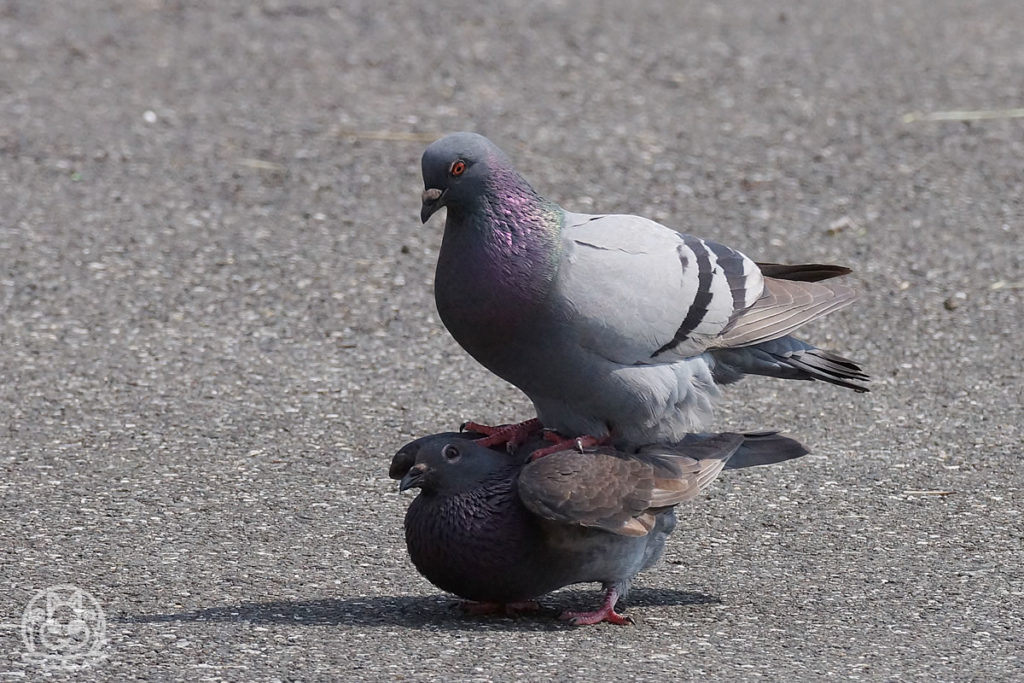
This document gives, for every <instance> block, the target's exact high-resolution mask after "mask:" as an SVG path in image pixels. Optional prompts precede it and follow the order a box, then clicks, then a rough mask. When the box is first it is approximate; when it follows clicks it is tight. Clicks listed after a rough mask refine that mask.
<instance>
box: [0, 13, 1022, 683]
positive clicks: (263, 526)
mask: <svg viewBox="0 0 1024 683" xmlns="http://www.w3.org/2000/svg"><path fill="white" fill-rule="evenodd" d="M385 5H386V6H385ZM491 5H496V3H488V2H484V3H477V2H469V1H461V2H456V1H448V0H436V1H435V2H431V3H414V2H406V1H401V2H394V3H378V2H370V1H359V0H348V1H344V2H337V3H331V2H288V1H287V0H261V1H260V0H258V1H256V2H248V1H242V0H234V1H230V2H228V1H224V2H217V3H204V2H191V1H188V0H163V1H161V0H109V1H108V2H102V3H98V2H97V3H85V2H74V1H72V0H63V1H57V0H54V1H50V2H37V1H35V0H3V1H0V311H2V316H0V544H2V548H0V622H2V624H3V628H2V629H0V680H19V679H26V680H34V679H37V678H40V677H42V676H44V675H45V676H49V677H50V678H52V679H58V680H59V679H61V678H62V677H64V676H67V677H69V678H74V677H78V678H81V679H92V680H131V679H139V680H142V679H146V680H211V681H213V680H255V681H269V680H341V679H376V680H390V679H398V680H430V679H442V678H443V679H448V680H488V679H494V680H512V679H516V678H524V679H534V680H540V679H541V678H544V677H551V678H555V679H565V680H570V679H581V680H582V679H602V678H609V677H610V678H616V679H631V678H635V679H638V680H654V679H659V680H664V679H665V678H666V677H670V678H673V679H675V678H678V679H684V680H685V679H702V680H730V681H733V680H753V679H759V678H761V679H769V680H811V679H823V678H838V679H850V680H894V679H901V680H903V679H909V680H924V679H940V680H979V681H981V680H984V681H992V680H1012V679H1017V680H1021V679H1024V644H1022V641H1021V632H1022V630H1024V569H1022V548H1024V519H1022V514H1021V509H1022V486H1024V467H1022V464H1024V463H1022V459H1021V457H1022V445H1021V442H1022V429H1021V422H1022V411H1021V402H1022V378H1021V375H1022V371H1021V358H1022V356H1024V342H1022V334H1021V332H1022V330H1021V319H1022V314H1024V306H1022V295H1024V290H1022V289H1021V287H1022V282H1024V268H1022V256H1024V248H1022V246H1024V245H1022V231H1024V204H1022V202H1024V199H1022V197H1024V162H1022V159H1024V119H1021V118H1011V117H1010V114H1012V113H1013V112H1012V111H1010V110H1013V109H1016V108H1020V107H1024V41H1022V40H1021V30H1022V27H1024V5H1022V4H1021V3H1020V2H1019V0H991V1H983V2H976V3H961V2H954V1H953V0H909V1H907V2H881V1H874V0H870V1H865V2H856V3H854V2H832V1H828V2H820V3H807V2H796V1H795V0H787V1H783V2H779V3H771V5H770V6H768V5H767V4H764V3H747V2H742V1H740V0H729V1H722V2H670V1H668V0H665V1H663V2H650V3H643V4H642V5H640V6H639V7H637V8H634V9H627V8H626V7H627V6H626V5H625V4H623V3H618V2H610V1H609V2H597V3H577V2H566V1H561V2H559V1H551V2H529V3H523V4H521V5H520V6H519V8H518V9H516V10H514V11H512V10H508V9H505V10H502V9H499V8H498V7H496V6H493V7H492V6H491ZM953 110H969V111H978V110H983V111H985V112H988V113H987V114H984V116H985V117H986V118H978V117H977V116H975V115H970V114H968V115H957V116H953V117H952V118H961V119H962V118H970V119H974V120H969V121H964V120H931V119H934V118H943V116H939V117H936V116H935V113H936V112H945V111H953ZM459 129H472V130H477V131H479V132H482V133H484V134H487V135H488V136H490V137H492V138H493V139H494V140H495V141H497V142H498V143H499V144H501V145H502V146H504V147H505V148H506V149H507V151H508V152H509V153H510V154H511V155H512V156H513V157H514V158H515V159H516V160H517V162H518V165H519V167H520V168H521V169H522V170H523V171H524V173H525V174H526V175H527V176H528V177H529V178H530V179H531V180H532V182H533V183H534V185H535V186H536V187H537V188H538V189H539V190H541V191H542V192H544V193H545V194H547V195H548V196H550V197H551V198H553V199H556V200H558V201H560V202H561V203H563V204H564V205H566V206H567V207H570V208H573V209H577V210H582V211H590V210H592V211H622V212H633V213H641V214H644V215H647V216H650V217H652V218H655V219H658V220H661V221H663V222H666V223H668V224H670V225H673V226H675V227H679V228H681V229H684V230H686V231H688V232H691V233H694V234H698V235H702V236H706V237H712V238H715V239H717V240H719V241H723V242H726V243H728V244H730V245H733V246H736V247H738V248H741V249H742V250H743V251H745V252H747V253H748V254H751V255H752V256H755V257H757V258H759V259H761V260H775V261H793V262H796V261H824V262H837V263H843V264H846V265H849V266H851V267H853V268H854V269H855V270H856V275H855V276H853V279H854V282H855V283H856V284H857V286H858V287H859V288H860V289H861V290H862V299H861V300H860V301H859V302H858V303H857V304H856V305H855V307H853V308H851V309H847V310H846V311H844V312H841V313H838V314H836V315H834V316H833V317H831V318H829V319H827V320H825V321H822V322H821V323H818V324H815V326H814V327H813V329H811V330H810V331H809V332H808V336H809V338H811V339H813V340H815V341H818V342H820V343H823V344H824V345H827V346H830V347H831V348H834V349H835V350H837V351H839V352H842V353H847V354H849V355H850V356H852V357H853V358H856V359H857V360H859V361H862V362H864V364H865V365H866V366H867V368H868V369H869V370H870V372H871V373H872V375H873V376H874V377H875V384H874V391H873V392H872V393H870V394H867V395H856V394H854V393H852V392H847V391H843V390H841V389H838V388H836V387H831V386H818V385H813V384H802V383H794V382H779V381H771V380H757V379H755V380H750V381H746V382H744V383H742V384H740V385H738V386H736V387H734V388H732V389H730V390H729V391H728V394H727V397H726V400H725V402H724V404H723V407H722V411H721V413H720V416H719V423H718V426H719V427H721V428H723V429H733V430H736V429H754V428H776V429H784V430H787V431H789V432H791V433H793V434H795V435H797V436H798V437H800V438H801V439H802V440H804V441H805V442H806V443H807V444H808V445H809V446H810V447H811V448H812V449H813V451H814V453H813V455H810V456H808V457H806V458H803V459H801V460H798V461H795V462H791V463H787V464H785V465H781V466H778V467H771V468H764V469H760V470H756V471H740V472H731V473H727V474H726V475H725V476H723V477H722V478H721V479H720V481H719V482H718V483H717V484H716V486H715V487H714V488H713V490H712V491H711V493H710V495H708V496H707V497H706V498H705V499H703V500H701V501H699V502H697V503H696V504H694V505H692V506H690V507H689V508H688V509H687V510H684V511H683V513H684V514H683V515H682V523H681V524H680V527H679V532H678V533H677V534H676V536H675V537H674V538H673V540H672V542H671V543H670V545H669V549H668V552H667V557H666V562H665V563H664V564H663V565H662V566H660V567H659V568H658V569H657V570H655V571H652V572H650V573H647V574H645V575H643V576H642V577H641V579H640V581H639V582H638V587H637V590H636V591H635V593H634V595H633V597H632V599H631V601H630V603H629V607H628V612H629V614H631V615H632V616H633V617H634V618H635V619H636V620H637V625H636V626H635V627H632V628H621V627H612V626H600V627H593V628H579V629H576V628H571V627H568V626H565V625H563V624H560V623H558V622H557V621H555V620H554V619H553V617H552V615H553V614H554V613H555V612H556V611H557V609H558V608H562V607H565V606H567V605H570V604H571V605H587V604H593V603H594V602H595V601H596V600H597V598H598V594H597V592H596V591H594V590H590V587H581V588H580V589H579V590H576V589H573V590H571V591H563V592H560V593H557V594H555V595H554V596H551V597H550V598H549V599H548V600H546V601H545V605H546V606H547V607H548V608H549V613H546V614H544V615H542V616H539V617H527V618H518V619H511V618H466V617H463V616H460V615H459V614H458V613H457V612H456V611H455V610H453V609H452V605H453V604H454V600H453V599H452V598H451V596H446V595H443V594H441V593H440V592H439V591H437V590H436V589H434V588H433V587H432V586H430V585H429V584H428V583H427V582H426V581H424V580H423V579H422V578H420V577H419V576H418V575H417V574H416V573H415V571H414V570H413V569H412V567H411V565H410V563H409V561H408V559H407V557H406V555H405V549H404V546H403V542H402V536H401V519H402V515H403V512H404V508H405V506H406V504H407V503H408V501H409V497H408V496H406V495H399V494H398V493H397V491H396V487H395V484H394V482H392V481H390V480H389V479H388V478H387V466H388V463H389V461H390V457H391V455H392V453H393V452H394V451H395V450H396V449H397V448H398V447H399V446H401V445H402V444H403V443H405V442H406V441H408V440H410V439H411V438H414V437H416V436H420V435H423V434H426V433H430V432H435V431H441V430H444V429H449V428H451V427H453V426H454V425H457V424H458V423H459V422H461V421H462V420H464V419H468V418H473V419H476V420H482V421H492V422H493V421H507V420H510V419H514V418H523V417H524V416H526V415H527V413H528V406H527V404H526V402H525V401H524V400H523V399H522V397H521V396H520V395H519V394H518V393H517V392H516V391H515V390H514V389H512V388H511V387H508V386H506V385H504V384H503V383H502V382H500V381H499V380H497V379H495V378H493V377H491V376H489V375H488V374H487V373H486V372H485V371H484V370H482V369H481V368H480V367H478V366H477V365H475V364H474V363H473V362H472V361H471V360H470V359H469V358H468V357H467V356H466V355H465V354H464V353H463V352H462V351H461V350H460V349H459V348H458V347H457V346H456V345H455V344H454V342H453V341H452V340H451V339H450V337H449V336H448V335H447V333H446V332H445V330H444V328H443V327H442V326H441V325H440V323H439V321H438V319H437V316H436V313H435V311H434V306H433V300H432V294H431V281H432V277H433V268H434V261H435V258H436V255H437V250H438V246H439V243H440V235H441V220H440V218H436V219H435V220H434V221H433V222H431V223H430V224H428V225H427V226H425V227H423V226H420V225H419V223H418V220H417V215H418V211H419V192H420V191H421V189H422V185H421V183H420V178H419V168H418V167H419V156H420V153H421V151H422V148H423V146H424V145H425V144H426V142H428V141H429V140H431V139H433V138H435V137H436V136H438V135H440V134H442V133H444V132H448V131H451V130H459ZM60 584H72V585H73V586H75V587H78V588H80V589H82V590H83V591H85V592H86V593H85V594H82V595H84V596H85V597H84V598H83V599H84V600H85V601H84V602H80V603H77V606H78V613H79V615H80V616H82V618H84V619H87V621H86V626H89V627H91V628H93V631H92V632H96V630H97V629H98V623H97V622H96V621H95V619H96V617H97V610H96V609H95V608H94V607H92V608H90V606H91V605H92V603H91V602H89V601H88V599H87V598H88V596H91V597H92V598H94V599H95V600H96V603H97V605H99V606H100V607H101V609H102V611H103V613H104V614H105V617H106V624H105V633H106V638H107V641H106V643H105V644H103V645H102V647H101V648H99V650H98V652H99V654H102V655H104V656H105V658H104V659H103V660H101V661H99V662H97V663H95V664H93V665H92V666H91V667H90V668H88V669H86V670H82V671H78V672H73V673H69V674H65V673H62V672H61V671H59V670H57V669H55V668H54V666H55V664H56V663H55V662H53V661H50V662H43V663H40V662H37V661H31V660H26V659H25V658H24V657H23V655H25V654H30V652H29V651H30V650H31V648H30V647H29V646H28V645H26V643H25V642H24V641H23V639H22V635H21V632H20V630H19V629H20V625H21V621H22V617H23V613H24V611H25V610H26V607H28V606H29V604H30V603H31V602H32V600H33V598H34V596H37V595H40V593H39V592H40V591H44V590H45V589H46V588H47V587H52V586H57V585H60ZM41 595H42V596H43V598H45V597H46V594H45V593H42V594H41ZM54 595H56V596H58V597H59V596H61V595H65V597H67V594H61V593H59V592H54V593H51V597H53V596H54ZM82 595H80V597H82ZM43 598H41V599H42V602H40V601H36V602H35V603H33V604H35V605H36V606H37V607H38V606H39V605H43V604H45V599H43ZM67 599H71V598H67ZM39 614H40V612H38V611H36V612H32V611H31V610H30V616H31V618H30V619H29V624H30V625H31V626H33V628H36V629H37V630H36V631H32V632H31V633H30V636H31V638H35V639H36V640H31V639H30V642H32V643H37V644H38V642H41V641H39V640H38V639H39V638H41V637H42V636H41V635H40V634H41V632H40V631H38V628H42V626H45V623H43V624H42V626H41V625H40V621H39V617H38V615H39ZM42 614H44V615H45V612H42ZM32 615H34V616H32ZM83 615H84V616H83ZM54 619H55V620H56V619H58V617H57V616H54ZM88 619H92V621H88ZM44 622H45V619H44ZM51 635H52V636H53V637H57V636H58V635H59V634H51ZM40 651H41V650H40Z"/></svg>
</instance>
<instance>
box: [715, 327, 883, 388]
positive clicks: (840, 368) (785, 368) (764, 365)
mask: <svg viewBox="0 0 1024 683" xmlns="http://www.w3.org/2000/svg"><path fill="white" fill-rule="evenodd" d="M708 353H709V354H710V356H711V360H712V373H713V375H714V378H715V381H716V382H717V383H719V384H730V383H732V382H735V381H737V380H739V379H740V378H741V377H743V375H765V376H767V377H779V378H782V379H803V380H820V381H823V382H829V383H831V384H836V385H838V386H841V387H846V388H847V389H853V390H854V391H859V392H865V391H868V388H867V387H865V386H863V385H862V384H859V382H869V381H870V379H871V378H870V377H869V376H868V375H867V373H865V372H864V370H863V369H862V368H861V367H860V366H859V365H858V364H857V363H855V362H854V361H852V360H850V359H848V358H844V357H842V356H840V355H839V354H836V353H832V352H831V351H826V350H824V349H819V348H816V347H814V346H811V345H810V344H808V343H806V342H803V341H800V340H799V339H796V338H795V337H790V336H786V337H781V338H779V339H772V340H769V341H766V342H761V343H760V344H754V345H753V346H746V347H742V348H737V349H713V350H711V351H709V352H708Z"/></svg>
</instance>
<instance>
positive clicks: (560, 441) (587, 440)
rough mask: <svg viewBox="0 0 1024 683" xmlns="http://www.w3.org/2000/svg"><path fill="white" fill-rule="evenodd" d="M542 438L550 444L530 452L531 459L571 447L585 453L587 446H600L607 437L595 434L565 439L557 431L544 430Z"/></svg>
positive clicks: (605, 441)
mask: <svg viewBox="0 0 1024 683" xmlns="http://www.w3.org/2000/svg"><path fill="white" fill-rule="evenodd" d="M544 438H545V439H547V440H548V441H551V442H552V445H551V446H546V447H545V448H538V449H537V450H535V451H534V452H533V453H530V460H531V461H533V460H537V459H538V458H543V457H544V456H545V455H551V454H552V453H558V452H560V451H568V450H572V449H575V450H576V451H577V452H579V453H586V452H587V449H588V448H592V447H593V446H600V445H602V444H605V443H607V442H608V437H605V438H603V439H599V438H597V437H596V436H588V435H583V436H578V437H576V438H575V439H567V438H565V437H564V436H562V435H560V434H559V433H558V432H545V433H544Z"/></svg>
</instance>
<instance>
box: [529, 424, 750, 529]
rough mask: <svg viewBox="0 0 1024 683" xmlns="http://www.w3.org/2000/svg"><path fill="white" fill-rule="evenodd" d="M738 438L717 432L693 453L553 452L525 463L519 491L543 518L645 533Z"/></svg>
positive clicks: (705, 478) (716, 468) (706, 478)
mask: <svg viewBox="0 0 1024 683" xmlns="http://www.w3.org/2000/svg"><path fill="white" fill-rule="evenodd" d="M716 439H717V441H716ZM742 443H743V437H742V436H741V435H738V434H724V435H720V436H719V437H714V438H713V439H708V440H707V442H702V443H701V444H700V445H699V446H698V447H697V451H699V452H695V453H694V455H695V456H697V457H694V458H691V457H688V456H687V455H684V454H682V453H681V452H679V451H675V450H670V449H665V448H660V447H659V448H657V449H653V448H646V449H644V450H642V451H641V452H640V453H635V454H625V453H623V452H621V451H614V450H612V449H610V448H602V449H600V450H598V451H596V452H593V453H577V452H575V451H562V452H559V453H553V454H551V455H547V456H544V457H543V458H540V459H538V460H535V461H534V462H532V463H530V464H529V465H527V466H526V467H524V468H523V471H522V473H521V474H520V475H519V496H520V498H521V499H522V501H523V504H524V505H526V507H527V508H528V509H529V510H530V511H531V512H533V513H534V514H536V515H538V516H540V517H544V518H546V519H550V520H553V521H556V522H562V523H565V524H579V525H581V526H589V527H597V528H600V529H604V530H606V531H610V532H612V533H616V534H621V535H624V536H643V535H645V534H646V533H647V532H648V531H650V530H651V528H652V527H653V526H654V518H655V515H656V514H657V512H658V511H659V510H661V509H664V508H667V507H671V506H673V505H677V504H678V503H681V502H683V501H686V500H690V499H691V498H694V497H695V496H696V495H697V494H698V493H700V492H701V491H702V490H704V488H706V487H707V486H708V485H709V484H710V483H711V482H712V481H714V479H715V477H717V476H718V473H719V472H721V471H722V468H723V467H724V466H725V462H726V461H727V460H728V459H729V457H730V456H731V455H732V454H733V453H734V452H735V451H736V449H737V448H738V447H739V446H740V444H742ZM701 456H706V457H704V458H703V459H698V458H701Z"/></svg>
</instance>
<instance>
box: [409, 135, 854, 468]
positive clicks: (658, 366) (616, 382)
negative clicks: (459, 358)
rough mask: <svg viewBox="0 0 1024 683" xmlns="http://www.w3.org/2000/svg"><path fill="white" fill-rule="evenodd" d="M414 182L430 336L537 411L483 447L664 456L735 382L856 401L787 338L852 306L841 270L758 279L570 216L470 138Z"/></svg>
mask: <svg viewBox="0 0 1024 683" xmlns="http://www.w3.org/2000/svg"><path fill="white" fill-rule="evenodd" d="M423 180H424V185H425V187H426V189H425V190H424V192H423V209H422V211H421V213H420V217H421V218H422V220H423V221H424V222H426V221H427V219H429V218H430V216H431V215H433V214H434V212H435V211H437V210H438V209H440V208H441V207H447V208H448V216H447V220H446V222H445V229H444V239H443V241H442V244H441V252H440V256H439V258H438V262H437V273H436V277H435V281H434V296H435V299H436V302H437V309H438V312H439V313H440V315H441V320H442V321H443V322H444V325H445V327H447V328H448V330H449V331H450V332H451V333H452V336H454V337H455V339H456V341H458V342H459V344H461V345H462V346H463V348H465V349H466V350H467V351H468V352H469V353H470V355H472V356H473V357H474V358H475V359H476V360H477V361H479V362H480V363H481V364H483V365H484V366H485V367H486V368H488V369H489V370H491V371H492V372H494V373H495V374H497V375H498V376H499V377H501V378H503V379H505V380H507V381H509V382H511V383H512V384H514V385H515V386H517V387H519V388H520V389H521V390H522V391H523V392H525V393H526V395H527V396H528V397H529V398H530V400H531V401H533V404H534V406H535V408H536V410H537V416H538V419H537V420H531V421H528V422H526V423H523V424H522V425H518V426H516V427H519V429H509V428H506V429H504V430H503V431H501V432H499V433H498V436H499V437H501V436H504V437H506V438H504V439H492V440H488V441H487V443H488V444H491V443H499V442H502V441H509V440H513V441H518V440H521V439H522V438H524V436H525V435H526V434H527V433H529V432H530V431H532V430H535V429H537V428H538V427H540V426H543V427H546V428H548V429H550V430H554V431H555V432H558V433H561V434H563V435H565V436H567V437H575V436H586V437H591V438H590V440H589V442H590V443H600V442H605V441H608V440H611V441H613V442H614V443H616V444H624V445H638V444H647V443H666V442H668V443H671V442H675V441H678V440H680V439H682V438H683V436H684V435H685V434H687V433H689V432H694V431H699V430H700V429H701V428H703V427H704V426H706V425H707V423H708V422H709V421H710V419H711V416H712V403H713V401H714V400H715V399H716V398H717V397H718V395H719V390H718V385H720V384H728V383H731V382H735V381H736V380H738V379H740V378H741V377H742V376H743V375H744V374H758V375H768V376H771V377H781V378H786V379H804V380H824V381H826V382H831V383H833V384H838V385H840V386H843V387H849V388H852V389H855V390H857V391H867V388H866V387H864V386H863V385H862V384H861V383H863V382H866V381H868V376H867V375H866V374H864V373H863V372H862V371H861V368H860V367H859V366H858V365H857V364H856V363H854V362H852V361H850V360H847V359H845V358H842V357H841V356H838V355H836V354H834V353H831V352H828V351H824V350H821V349H818V348H816V347H814V346H812V345H811V344H808V343H806V342H803V341H800V340H798V339H796V338H794V337H791V336H789V333H790V332H792V331H793V330H795V329H796V328H797V327H799V326H801V325H803V324H804V323H806V322H808V321H810V320H813V319H815V318H818V317H820V316H822V315H825V314H826V313H829V312H831V311H834V310H836V309H838V308H841V307H843V306H846V305H847V304H849V303H851V302H852V301H853V300H854V298H855V295H854V292H853V290H852V289H850V288H849V287H845V286H843V285H838V284H833V283H832V282H825V281H826V280H830V279H831V278H834V277H837V276H839V275H845V274H846V273H849V272H850V271H849V270H848V269H847V268H843V267H839V266H828V265H818V264H812V265H798V266H786V265H780V264H767V263H763V264H757V263H755V262H754V261H752V260H750V259H749V258H747V257H746V256H744V255H743V254H741V253H740V252H738V251H736V250H734V249H730V248H729V247H725V246H723V245H721V244H716V243H714V242H709V241H707V240H703V239H699V238H697V237H691V236H689V235H684V234H682V233H679V232H676V231H675V230H672V229H670V228H667V227H665V226H663V225H660V224H658V223H655V222H654V221H651V220H648V219H646V218H641V217H639V216H626V215H610V214H609V215H587V214H578V213H571V212H568V211H566V210H564V209H562V208H561V207H559V206H558V205H557V204H554V203H553V202H550V201H548V200H546V199H544V198H542V197H541V196H540V195H538V194H537V193H536V192H535V191H534V190H533V188H532V187H530V185H529V184H528V183H527V182H526V180H525V179H524V178H523V177H522V176H521V175H520V174H519V173H518V172H517V171H516V170H515V168H513V166H512V163H511V161H509V159H508V157H507V156H506V155H505V154H504V153H503V152H502V151H501V150H500V149H498V148H497V147H496V146H495V145H494V144H493V143H491V141H490V140H488V139H487V138H485V137H482V136H480V135H476V134H474V133H454V134H452V135H448V136H446V137H444V138H441V139H440V140H437V141H436V142H434V143H432V144H431V145H430V146H429V147H427V149H426V151H425V152H424V153H423ZM472 427H473V428H475V429H480V426H479V425H472ZM509 427H511V426H509ZM556 448H557V446H556Z"/></svg>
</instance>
